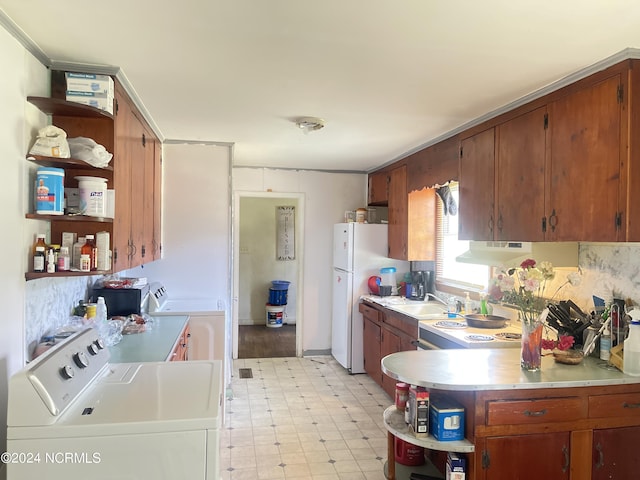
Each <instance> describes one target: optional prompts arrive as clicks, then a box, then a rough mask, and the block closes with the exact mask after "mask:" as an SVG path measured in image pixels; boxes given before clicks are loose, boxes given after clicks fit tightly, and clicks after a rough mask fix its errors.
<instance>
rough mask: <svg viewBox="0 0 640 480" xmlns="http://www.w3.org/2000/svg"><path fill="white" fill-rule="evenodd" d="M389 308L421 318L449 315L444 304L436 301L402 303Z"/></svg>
mask: <svg viewBox="0 0 640 480" xmlns="http://www.w3.org/2000/svg"><path fill="white" fill-rule="evenodd" d="M387 308H388V309H389V310H395V311H397V312H400V313H404V314H406V315H409V316H412V317H416V318H419V319H423V320H424V319H429V318H442V317H446V316H447V312H446V310H445V308H444V306H443V305H440V304H436V303H426V302H425V303H402V304H395V305H389V306H387Z"/></svg>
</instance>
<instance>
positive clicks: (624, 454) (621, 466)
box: [591, 427, 640, 480]
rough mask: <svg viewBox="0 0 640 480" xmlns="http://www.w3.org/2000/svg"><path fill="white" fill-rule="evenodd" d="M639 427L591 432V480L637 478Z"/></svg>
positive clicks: (639, 460) (639, 459)
mask: <svg viewBox="0 0 640 480" xmlns="http://www.w3.org/2000/svg"><path fill="white" fill-rule="evenodd" d="M638 445H640V427H627V428H612V429H607V430H595V431H594V432H593V471H592V474H591V478H592V480H605V479H609V478H620V479H626V478H637V477H638V472H640V456H638V454H637V446H638Z"/></svg>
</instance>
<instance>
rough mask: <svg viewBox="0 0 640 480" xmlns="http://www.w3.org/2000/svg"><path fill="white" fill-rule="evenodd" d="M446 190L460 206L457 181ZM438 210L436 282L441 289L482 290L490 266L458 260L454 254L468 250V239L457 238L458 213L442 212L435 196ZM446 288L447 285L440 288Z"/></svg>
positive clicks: (486, 282)
mask: <svg viewBox="0 0 640 480" xmlns="http://www.w3.org/2000/svg"><path fill="white" fill-rule="evenodd" d="M449 190H450V192H451V196H452V198H453V200H454V201H455V203H456V205H459V198H458V183H457V182H451V183H449ZM437 198H438V199H437V203H438V206H437V208H438V212H437V217H436V223H437V225H436V227H437V238H436V249H437V252H436V281H437V282H438V288H439V289H440V290H451V291H453V292H454V293H459V292H457V291H458V290H459V291H464V290H467V291H481V290H485V289H486V288H487V286H488V281H489V270H490V269H489V267H487V266H485V265H472V264H470V263H458V262H456V257H457V256H458V255H460V254H462V253H464V252H466V251H467V250H468V249H469V242H468V241H466V240H458V214H457V213H458V212H457V210H456V212H455V215H452V214H451V213H450V212H448V214H447V215H445V214H444V204H443V202H442V199H441V198H440V197H439V196H438V197H437ZM443 287H449V288H443Z"/></svg>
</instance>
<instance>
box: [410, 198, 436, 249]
mask: <svg viewBox="0 0 640 480" xmlns="http://www.w3.org/2000/svg"><path fill="white" fill-rule="evenodd" d="M407 210H408V211H407V226H408V232H407V260H422V261H424V260H435V259H436V193H435V189H433V188H423V189H422V190H420V191H416V190H414V191H412V192H410V193H409V194H408V200H407Z"/></svg>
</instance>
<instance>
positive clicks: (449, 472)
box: [445, 452, 467, 480]
mask: <svg viewBox="0 0 640 480" xmlns="http://www.w3.org/2000/svg"><path fill="white" fill-rule="evenodd" d="M466 463H467V462H466V460H465V459H464V458H462V457H460V456H458V454H457V453H453V452H449V453H447V466H446V472H445V478H446V480H465V476H466Z"/></svg>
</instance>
